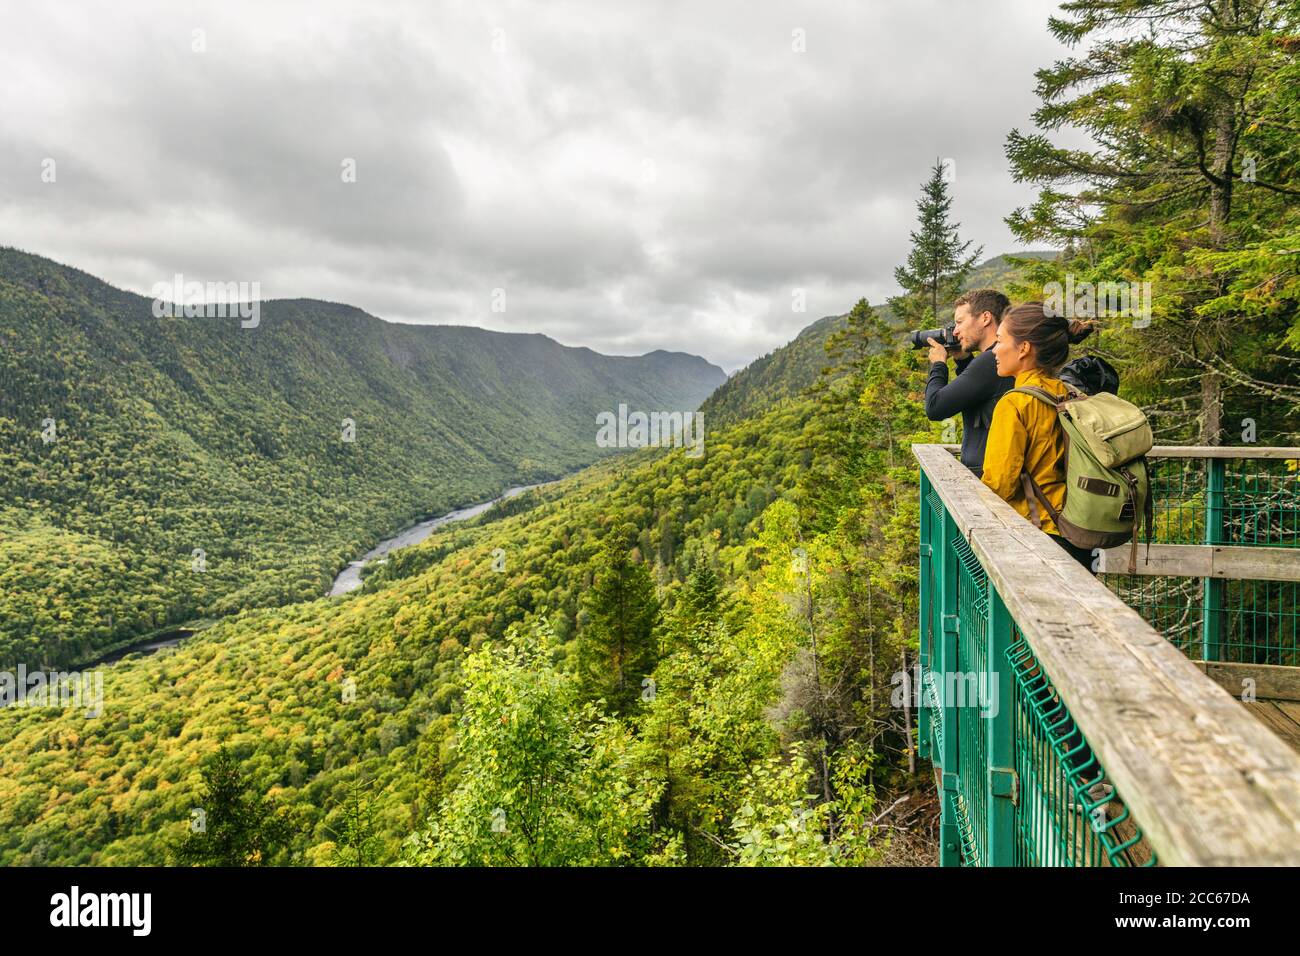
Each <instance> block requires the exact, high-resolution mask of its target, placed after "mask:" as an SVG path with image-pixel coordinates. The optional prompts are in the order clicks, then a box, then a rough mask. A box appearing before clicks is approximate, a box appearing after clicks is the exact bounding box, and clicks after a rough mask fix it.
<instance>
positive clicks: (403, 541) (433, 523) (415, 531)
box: [329, 482, 550, 597]
mask: <svg viewBox="0 0 1300 956" xmlns="http://www.w3.org/2000/svg"><path fill="white" fill-rule="evenodd" d="M542 484H550V482H543V483H542ZM542 484H537V485H518V486H516V487H514V488H509V489H507V490H506V492H505V493H504V494H502V495H500V496H498V497H496V498H493V499H492V500H491V501H485V502H483V503H482V504H479V505H470V506H469V507H468V508H458V509H456V510H455V511H448V512H447V513H446V514H445V515H440V516H439V517H437V518H430V519H429V520H428V521H421V522H420V523H419V524H413V525H411V527H409V528H407V529H406V530H405V531H403V532H401V533H400V534H398V535H396V536H394V537H392V538H389V539H388V540H386V541H381V542H379V544H377V545H375V547H374V548H372V549H371V550H370V551H367V552H366V553H365V554H363V555H362V556H361V558H360V559H359V560H357V561H352V562H349V564H348V566H347V567H346V568H344V569H343V570H342V571H341V572H339V576H338V577H337V578H335V579H334V585H333V587H331V588H330V590H329V596H330V597H339V596H340V595H343V594H347V593H348V592H349V591H355V590H356V589H357V588H359V587H361V569H362V568H363V567H365V566H366V564H367V563H368V562H370V561H375V560H378V559H379V558H383V557H385V556H386V555H388V554H389V553H391V552H393V551H396V550H397V549H399V548H409V547H410V546H411V545H413V544H419V543H420V542H421V541H423V540H424V539H425V538H427V537H429V535H431V534H433V532H434V531H436V530H438V529H439V528H441V527H442V526H443V525H447V524H451V523H452V522H454V521H465V520H467V519H469V518H474V517H477V516H478V515H481V514H482V513H483V512H485V511H487V510H488V509H489V508H491V507H492V506H493V505H494V504H496V503H497V502H498V501H505V500H506V499H507V498H513V497H514V496H515V495H521V494H523V493H524V492H525V491H528V490H529V489H531V488H540V487H542Z"/></svg>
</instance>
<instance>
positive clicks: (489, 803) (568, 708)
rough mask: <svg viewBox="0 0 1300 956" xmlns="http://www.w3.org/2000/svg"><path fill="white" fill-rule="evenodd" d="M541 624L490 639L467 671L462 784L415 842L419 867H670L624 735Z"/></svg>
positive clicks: (460, 738) (671, 850)
mask: <svg viewBox="0 0 1300 956" xmlns="http://www.w3.org/2000/svg"><path fill="white" fill-rule="evenodd" d="M552 652H553V648H552V646H551V633H550V629H549V627H547V626H545V625H544V624H541V625H539V626H537V627H535V628H533V629H531V630H529V631H524V632H517V631H515V630H511V631H510V632H509V633H508V634H507V637H506V641H505V642H504V644H503V645H502V646H500V647H494V646H493V645H492V644H485V645H484V646H483V648H482V649H480V650H479V651H478V652H477V653H476V654H473V655H471V656H470V658H469V659H468V661H467V663H466V666H465V703H464V709H463V710H462V712H461V715H460V719H459V721H458V723H457V731H456V747H457V749H458V751H460V752H461V753H462V754H463V757H464V763H463V767H462V777H461V783H460V785H459V786H458V787H457V788H456V790H455V791H454V792H453V793H452V794H451V795H450V796H448V797H447V799H446V800H445V801H444V803H443V805H442V807H441V808H440V810H439V813H438V814H437V816H436V817H435V819H433V820H432V821H430V823H429V826H428V828H427V829H426V830H425V831H422V832H420V833H417V834H415V835H414V836H413V837H412V838H411V839H410V840H409V841H408V843H407V846H406V860H407V862H409V863H413V864H420V865H447V864H450V865H468V866H577V865H598V866H608V865H617V864H622V863H632V862H636V863H649V862H669V861H671V860H672V859H673V857H674V855H675V852H676V847H675V844H674V843H672V842H671V841H670V842H669V843H668V844H666V845H660V844H659V843H658V842H657V841H656V839H655V836H654V834H653V832H652V828H651V815H650V811H651V807H652V806H653V803H654V801H655V799H656V798H657V793H656V791H655V789H654V788H653V787H646V786H644V785H643V782H642V781H641V780H640V779H638V776H637V774H636V772H635V770H634V768H633V767H632V765H631V764H630V762H629V760H628V750H629V747H628V742H629V741H628V735H627V732H626V730H625V729H624V728H623V727H622V726H620V724H619V723H618V722H617V721H616V720H614V719H613V718H610V717H608V716H605V715H602V714H601V713H600V711H599V710H598V709H597V707H596V706H595V705H594V704H591V703H580V702H579V699H578V695H577V690H576V687H575V682H574V680H573V679H572V677H570V676H566V675H564V674H562V673H560V672H559V671H558V670H556V668H555V666H554V663H553V661H552V659H551V657H552Z"/></svg>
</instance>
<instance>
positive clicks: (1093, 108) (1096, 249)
mask: <svg viewBox="0 0 1300 956" xmlns="http://www.w3.org/2000/svg"><path fill="white" fill-rule="evenodd" d="M1049 29H1050V30H1051V32H1052V34H1053V36H1055V37H1056V38H1057V39H1058V40H1060V41H1062V42H1064V43H1066V44H1067V45H1070V46H1082V45H1085V44H1086V49H1083V50H1081V51H1080V53H1079V55H1077V56H1073V57H1069V58H1066V59H1063V60H1060V61H1058V62H1057V63H1055V64H1053V65H1052V66H1051V67H1048V68H1046V69H1042V70H1039V71H1038V73H1037V77H1038V87H1037V93H1038V96H1039V98H1040V99H1041V101H1042V106H1041V107H1040V108H1039V109H1038V110H1037V111H1036V112H1035V114H1034V121H1035V123H1036V125H1037V126H1038V127H1039V130H1038V131H1037V132H1033V133H1021V132H1020V131H1019V130H1013V131H1012V132H1011V134H1010V135H1009V137H1008V139H1007V155H1008V158H1009V159H1010V161H1011V165H1012V171H1013V174H1014V176H1015V178H1016V179H1017V180H1018V181H1022V182H1029V183H1033V184H1035V185H1037V186H1038V187H1039V190H1040V191H1039V195H1038V199H1037V201H1036V202H1035V203H1033V204H1032V205H1031V206H1029V207H1027V208H1022V209H1018V210H1016V211H1015V212H1014V213H1013V214H1012V215H1011V216H1010V217H1008V219H1007V222H1008V224H1009V225H1010V226H1011V228H1012V230H1013V232H1015V233H1016V235H1017V236H1018V237H1019V238H1020V239H1021V240H1022V241H1024V242H1026V243H1029V242H1042V241H1044V240H1045V241H1048V242H1052V243H1053V244H1057V245H1060V246H1063V247H1065V249H1066V252H1065V254H1064V256H1063V260H1062V261H1061V262H1060V263H1058V264H1055V265H1039V266H1037V267H1036V268H1035V269H1034V271H1033V273H1031V278H1033V279H1036V280H1038V285H1039V288H1041V287H1042V283H1044V282H1046V281H1061V279H1062V278H1063V277H1064V276H1065V275H1066V274H1071V275H1073V276H1074V278H1075V279H1076V281H1092V282H1096V281H1106V282H1113V281H1135V282H1141V281H1149V282H1151V291H1152V293H1153V295H1152V299H1153V301H1152V302H1151V303H1150V305H1151V315H1150V316H1149V317H1147V316H1138V317H1136V321H1135V320H1134V317H1132V316H1130V317H1109V316H1108V317H1107V319H1106V328H1107V335H1106V336H1105V342H1109V343H1110V348H1111V350H1112V351H1113V353H1114V355H1115V356H1116V357H1117V358H1118V359H1119V360H1120V361H1122V362H1123V363H1124V364H1123V365H1122V366H1121V372H1122V373H1123V374H1124V380H1125V383H1126V388H1127V389H1128V392H1129V394H1130V395H1132V397H1134V398H1135V399H1136V400H1138V401H1141V402H1142V403H1143V404H1144V405H1145V406H1146V407H1147V409H1148V412H1149V413H1150V414H1151V415H1152V416H1153V419H1154V421H1155V422H1156V426H1157V429H1156V430H1157V434H1158V435H1160V434H1162V433H1163V434H1165V435H1168V436H1169V438H1172V439H1174V440H1188V439H1191V440H1199V441H1200V442H1201V443H1202V444H1218V443H1219V442H1220V441H1221V440H1222V438H1223V437H1224V431H1225V428H1224V400H1225V397H1226V398H1227V399H1228V401H1229V402H1230V403H1231V407H1232V408H1234V409H1236V410H1239V411H1240V412H1242V413H1243V414H1245V415H1254V414H1259V413H1263V417H1261V419H1260V421H1261V423H1264V422H1267V423H1268V425H1270V426H1272V429H1273V430H1274V434H1273V436H1272V437H1273V440H1274V441H1276V442H1278V443H1281V440H1282V439H1283V438H1284V437H1285V436H1286V434H1287V433H1288V432H1291V433H1294V430H1295V428H1296V427H1297V406H1298V405H1300V391H1298V390H1297V387H1296V385H1297V379H1296V373H1295V369H1296V359H1295V358H1294V357H1287V356H1279V355H1278V354H1277V352H1278V349H1277V345H1278V344H1279V343H1280V342H1281V341H1282V340H1283V339H1284V337H1285V335H1286V333H1287V331H1288V330H1289V329H1290V328H1291V327H1292V323H1293V322H1294V315H1295V304H1296V297H1297V294H1298V290H1297V286H1298V283H1297V281H1296V273H1297V269H1296V259H1295V258H1294V256H1292V257H1291V259H1289V260H1288V259H1287V252H1288V251H1290V252H1292V253H1293V252H1294V250H1295V248H1296V244H1295V242H1294V241H1293V240H1294V239H1295V238H1296V236H1297V217H1296V213H1295V205H1296V198H1295V197H1297V196H1300V177H1298V175H1297V171H1298V164H1300V155H1298V154H1297V151H1296V148H1295V142H1296V134H1297V132H1300V110H1298V109H1297V96H1296V87H1297V83H1298V82H1300V75H1298V73H1300V70H1298V68H1297V64H1296V57H1295V53H1296V50H1297V48H1298V47H1300V37H1298V36H1297V34H1300V8H1298V7H1297V6H1296V5H1295V4H1294V3H1281V2H1277V0H1210V2H1207V3H1203V4H1186V3H1181V2H1175V0H1148V2H1143V3H1141V4H1135V3H1132V2H1128V0H1073V2H1069V3H1065V4H1063V5H1062V12H1061V15H1060V16H1057V17H1053V18H1051V19H1050V20H1049ZM1071 127H1072V128H1074V129H1075V130H1080V131H1083V132H1084V133H1086V134H1087V135H1088V138H1089V139H1090V140H1091V142H1092V143H1093V147H1092V148H1088V149H1071V148H1067V147H1064V146H1060V145H1057V143H1056V142H1055V141H1054V140H1056V139H1058V138H1059V137H1058V134H1059V132H1060V131H1062V130H1064V129H1068V128H1071ZM1148 318H1149V319H1150V324H1149V325H1147V324H1146V323H1147V320H1148ZM1112 329H1113V330H1114V331H1113V332H1112V331H1110V330H1112ZM1297 340H1300V335H1298V336H1297ZM1279 398H1282V399H1284V400H1286V401H1287V402H1288V403H1289V407H1285V406H1279V403H1278V402H1277V399H1279Z"/></svg>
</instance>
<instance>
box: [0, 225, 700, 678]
mask: <svg viewBox="0 0 1300 956" xmlns="http://www.w3.org/2000/svg"><path fill="white" fill-rule="evenodd" d="M722 379H723V374H722V372H721V370H720V369H718V368H716V367H714V366H712V365H709V364H708V363H707V362H705V361H704V360H702V359H699V358H696V357H693V356H688V355H684V354H681V353H671V354H670V353H667V352H654V353H651V354H649V355H645V356H640V357H636V358H622V357H612V356H604V355H598V354H596V353H595V352H592V351H590V350H589V349H583V348H566V347H564V346H561V345H559V344H558V343H556V342H554V341H552V340H551V339H548V338H546V337H544V336H541V335H511V334H504V333H496V332H488V331H484V330H481V329H474V328H464V327H452V326H412V325H396V324H392V323H388V322H383V321H381V320H379V319H376V318H374V317H373V316H369V315H366V314H365V313H363V312H360V311H359V310H357V309H353V308H350V307H348V306H343V305H337V304H333V303H326V302H317V301H311V300H292V301H275V302H267V303H264V304H263V305H262V308H261V316H260V324H259V325H258V326H257V327H255V328H241V327H240V324H239V320H238V319H237V318H163V319H158V318H155V317H154V316H153V315H152V313H151V300H149V299H145V298H143V297H140V296H137V295H133V294H131V293H127V292H123V291H121V290H117V289H114V288H112V287H110V286H108V285H107V284H105V283H103V282H101V281H99V280H97V279H95V278H94V277H92V276H89V275H87V274H85V273H83V272H79V271H77V270H75V269H70V268H67V267H64V266H61V265H58V264H56V263H53V262H51V261H49V260H46V259H42V258H40V257H37V256H32V255H28V254H25V253H21V252H17V251H15V250H2V251H0V532H2V534H0V664H3V665H4V666H13V665H16V664H17V663H18V662H24V663H26V664H28V666H31V667H35V666H38V665H48V666H59V665H66V664H69V663H75V662H77V661H79V660H85V659H86V658H87V657H89V656H92V655H93V654H94V653H96V652H98V651H101V650H102V649H104V648H105V647H108V646H111V645H115V644H118V643H122V642H124V641H127V640H129V639H130V638H132V637H134V636H139V635H141V634H145V633H148V632H151V631H153V630H155V629H157V628H160V627H162V626H164V625H168V624H175V623H178V622H183V621H187V620H189V619H191V618H193V617H196V616H199V615H223V614H227V613H230V612H231V611H233V610H237V609H241V608H247V607H255V606H259V605H278V604H283V603H286V602H290V601H298V600H305V599H309V598H311V597H314V596H316V595H319V594H321V593H323V592H324V590H325V588H326V587H327V585H328V582H329V579H330V577H331V576H332V574H333V573H334V572H336V571H337V570H338V569H339V568H340V567H341V566H342V565H343V564H345V563H346V562H347V561H348V560H350V559H352V558H354V557H355V556H357V555H358V554H359V553H361V552H362V551H364V550H365V549H366V548H367V547H369V546H370V545H371V544H373V543H374V542H375V540H376V539H377V538H379V537H381V536H383V535H384V534H387V533H392V532H393V531H396V530H397V529H399V528H401V527H403V526H405V525H406V524H409V523H411V522H413V521H414V520H417V519H419V518H421V517H425V516H428V515H430V514H437V513H439V512H441V511H445V510H449V509H450V508H452V507H455V506H458V505H462V504H468V503H472V502H475V501H481V500H484V499H486V498H489V497H491V496H492V495H494V494H496V493H498V492H499V491H500V490H501V489H502V488H504V487H505V486H507V485H509V484H513V483H523V482H530V481H537V480H541V479H544V478H553V477H556V476H559V475H561V474H564V473H567V472H570V471H572V470H574V469H575V468H578V467H580V466H582V465H584V464H587V463H589V462H591V461H593V460H595V459H596V458H597V457H598V456H600V455H602V454H606V453H607V450H606V449H601V448H598V447H597V446H596V444H595V432H596V418H595V416H596V413H597V412H598V411H602V410H606V411H607V410H611V409H616V408H617V406H618V403H620V402H626V403H628V404H629V406H630V407H632V408H634V409H635V408H646V409H667V410H673V409H676V410H690V409H694V408H695V407H697V406H698V405H699V403H700V401H702V400H703V399H704V397H705V396H707V395H708V394H709V392H710V391H711V390H712V389H713V388H714V387H715V386H716V385H717V384H718V383H719V382H720V381H722Z"/></svg>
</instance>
